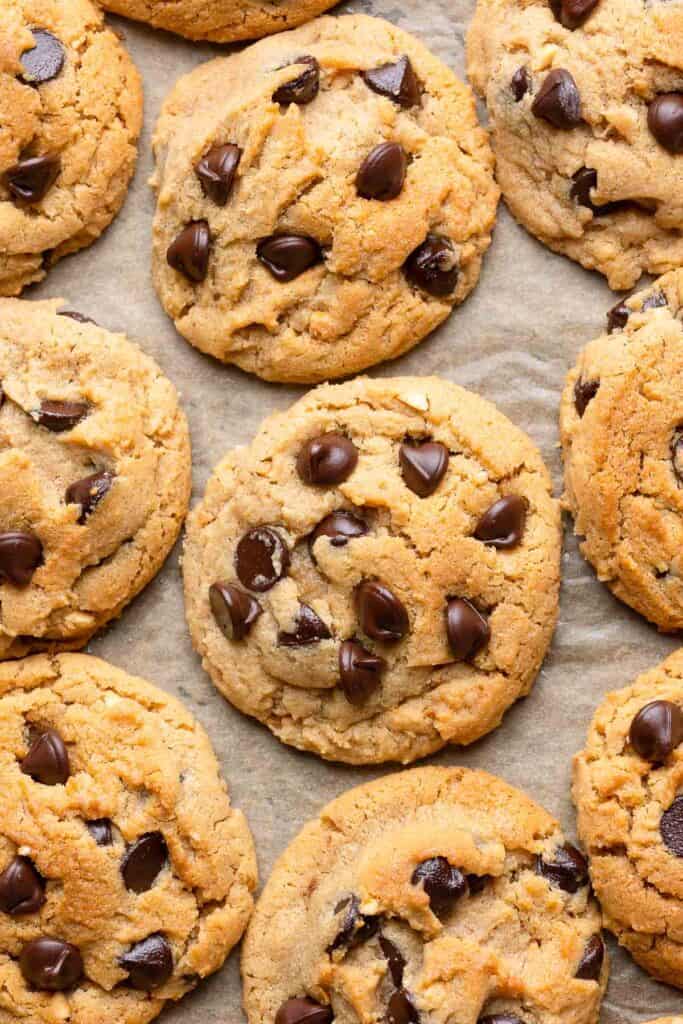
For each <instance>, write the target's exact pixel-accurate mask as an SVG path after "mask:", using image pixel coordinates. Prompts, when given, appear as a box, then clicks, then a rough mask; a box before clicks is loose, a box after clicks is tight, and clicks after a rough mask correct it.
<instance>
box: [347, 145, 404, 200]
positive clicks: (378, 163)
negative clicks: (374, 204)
mask: <svg viewBox="0 0 683 1024" xmlns="http://www.w3.org/2000/svg"><path fill="white" fill-rule="evenodd" d="M407 166H408V159H407V157H406V152H405V150H404V148H403V146H400V145H399V144H398V142H381V143H380V144H379V146H375V148H374V149H371V150H370V152H369V153H368V155H367V156H366V158H365V160H364V161H363V163H362V164H361V165H360V168H359V170H358V174H357V175H356V191H357V192H358V195H359V196H361V197H362V198H363V199H380V200H382V201H386V200H387V199H395V198H396V196H398V195H400V194H401V190H402V188H403V183H404V181H405V180H406V168H407Z"/></svg>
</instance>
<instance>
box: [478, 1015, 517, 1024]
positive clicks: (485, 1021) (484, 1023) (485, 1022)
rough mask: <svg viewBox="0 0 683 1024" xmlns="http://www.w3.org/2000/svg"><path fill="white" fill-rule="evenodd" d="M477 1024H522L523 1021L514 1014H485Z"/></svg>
mask: <svg viewBox="0 0 683 1024" xmlns="http://www.w3.org/2000/svg"><path fill="white" fill-rule="evenodd" d="M477 1024H524V1021H523V1020H522V1018H521V1017H518V1016H517V1015H516V1014H514V1013H487V1014H486V1016H485V1017H480V1018H479V1020H478V1021H477Z"/></svg>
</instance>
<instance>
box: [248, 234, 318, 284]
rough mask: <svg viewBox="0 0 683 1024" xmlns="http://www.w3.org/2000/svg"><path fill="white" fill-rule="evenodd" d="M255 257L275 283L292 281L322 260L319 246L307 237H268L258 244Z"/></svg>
mask: <svg viewBox="0 0 683 1024" xmlns="http://www.w3.org/2000/svg"><path fill="white" fill-rule="evenodd" d="M256 256H257V258H258V259H259V260H260V261H261V263H263V265H264V267H267V269H268V270H269V271H270V273H271V274H272V275H273V277H274V278H275V279H276V281H293V280H294V278H295V277H299V275H300V274H303V273H304V272H305V271H306V270H309V269H310V268H311V267H313V266H315V264H316V263H321V262H322V258H323V254H322V252H321V250H320V246H319V245H318V243H317V242H316V241H315V239H314V238H309V237H308V235H270V236H269V237H268V238H264V239H262V240H261V241H260V242H259V243H258V245H257V246H256Z"/></svg>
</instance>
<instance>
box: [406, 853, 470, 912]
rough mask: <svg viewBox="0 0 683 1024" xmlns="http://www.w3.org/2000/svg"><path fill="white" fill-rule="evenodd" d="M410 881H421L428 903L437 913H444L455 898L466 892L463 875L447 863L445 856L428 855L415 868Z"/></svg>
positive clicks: (451, 905)
mask: <svg viewBox="0 0 683 1024" xmlns="http://www.w3.org/2000/svg"><path fill="white" fill-rule="evenodd" d="M411 882H412V883H413V885H419V884H420V883H422V887H423V889H424V891H425V892H426V893H427V895H428V896H429V905H430V907H431V909H432V911H433V912H434V913H435V914H437V915H441V914H446V913H448V911H449V910H451V908H452V907H453V904H454V903H455V902H456V900H459V899H460V897H461V896H465V895H466V894H467V882H466V881H465V876H464V875H463V874H462V872H461V871H458V869H457V868H454V867H453V866H452V865H451V864H449V863H448V861H447V860H446V858H445V857H430V859H429V860H425V861H423V862H422V863H421V864H418V866H417V867H416V868H415V870H414V871H413V874H412V878H411Z"/></svg>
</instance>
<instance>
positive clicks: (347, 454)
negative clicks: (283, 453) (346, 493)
mask: <svg viewBox="0 0 683 1024" xmlns="http://www.w3.org/2000/svg"><path fill="white" fill-rule="evenodd" d="M357 463H358V449H357V448H356V446H355V444H354V443H353V441H350V440H349V439H348V437H344V435H343V434H336V433H333V432H330V433H327V434H321V435H320V436H319V437H314V438H312V439H311V440H310V441H307V442H306V444H305V445H304V446H303V448H302V449H301V451H300V452H299V454H298V455H297V458H296V468H297V472H298V474H299V476H300V477H301V479H302V480H303V482H304V483H305V484H312V485H313V484H317V485H319V486H321V487H334V486H336V485H337V484H341V483H343V482H344V480H348V478H349V477H350V476H351V474H352V473H353V471H354V469H355V468H356V464H357Z"/></svg>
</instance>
